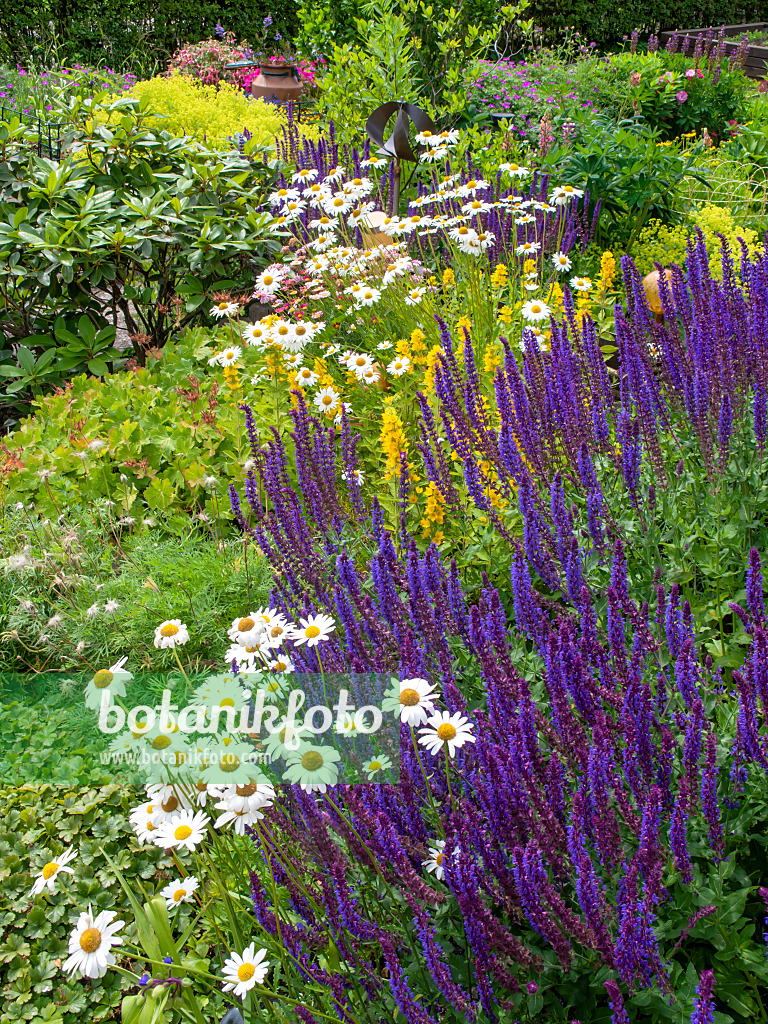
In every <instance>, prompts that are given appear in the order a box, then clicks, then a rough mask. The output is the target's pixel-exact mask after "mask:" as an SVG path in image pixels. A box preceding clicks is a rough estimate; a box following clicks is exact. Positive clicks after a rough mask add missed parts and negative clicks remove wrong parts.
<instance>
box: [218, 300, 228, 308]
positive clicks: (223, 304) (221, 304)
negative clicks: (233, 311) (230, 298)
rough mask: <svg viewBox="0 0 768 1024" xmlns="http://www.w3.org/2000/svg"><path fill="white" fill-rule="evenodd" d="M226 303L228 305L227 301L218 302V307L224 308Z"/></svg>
mask: <svg viewBox="0 0 768 1024" xmlns="http://www.w3.org/2000/svg"><path fill="white" fill-rule="evenodd" d="M227 305H228V303H226V302H220V303H219V309H226V308H227Z"/></svg>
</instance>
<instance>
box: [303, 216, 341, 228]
mask: <svg viewBox="0 0 768 1024" xmlns="http://www.w3.org/2000/svg"><path fill="white" fill-rule="evenodd" d="M338 223H339V222H338V221H337V220H335V219H333V218H331V217H328V216H327V215H326V214H322V216H320V217H315V219H314V220H311V221H310V222H309V226H310V227H311V228H319V229H320V230H321V231H330V232H333V231H335V230H336V228H337V227H338Z"/></svg>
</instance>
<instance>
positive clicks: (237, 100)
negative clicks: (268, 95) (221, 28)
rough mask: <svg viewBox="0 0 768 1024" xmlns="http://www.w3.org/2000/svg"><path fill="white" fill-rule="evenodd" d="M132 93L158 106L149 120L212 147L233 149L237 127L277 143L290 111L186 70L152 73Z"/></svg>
mask: <svg viewBox="0 0 768 1024" xmlns="http://www.w3.org/2000/svg"><path fill="white" fill-rule="evenodd" d="M131 94H132V95H134V96H138V97H139V98H140V99H145V98H146V99H147V101H148V102H149V105H150V107H151V109H152V110H153V111H157V113H158V114H159V115H165V116H162V117H160V116H159V117H151V118H149V119H148V122H147V123H148V124H149V125H150V126H151V127H153V128H155V129H161V130H162V129H164V130H166V131H169V132H171V133H172V134H173V135H179V136H182V135H193V136H194V137H195V138H197V139H199V140H200V141H201V142H205V143H206V145H208V146H210V147H212V148H214V149H215V148H224V149H228V148H229V147H230V146H231V144H232V143H231V141H230V140H231V138H232V136H233V135H234V133H235V132H242V131H243V129H245V128H247V129H248V131H249V132H250V133H251V135H252V136H253V138H254V139H256V141H257V142H260V143H266V144H270V143H272V141H273V139H274V137H275V135H279V134H280V133H281V132H282V126H283V124H284V123H285V115H284V113H283V112H282V111H281V110H280V109H279V108H278V107H276V106H274V105H273V104H271V103H265V102H264V100H261V99H249V98H248V97H247V96H246V95H245V94H244V93H243V92H242V90H240V89H238V88H237V87H236V86H234V85H229V84H228V83H226V82H223V83H221V84H220V85H219V87H218V88H216V86H213V85H202V84H200V83H199V82H196V81H195V80H194V79H192V78H188V77H186V76H185V75H179V74H173V75H171V76H170V77H169V78H164V77H158V78H150V79H149V80H148V81H144V82H136V84H135V85H134V87H133V89H132V90H131ZM302 131H303V133H304V134H305V135H309V136H311V137H312V138H316V137H317V130H316V129H315V130H314V131H313V130H312V129H311V128H305V127H304V126H303V125H302Z"/></svg>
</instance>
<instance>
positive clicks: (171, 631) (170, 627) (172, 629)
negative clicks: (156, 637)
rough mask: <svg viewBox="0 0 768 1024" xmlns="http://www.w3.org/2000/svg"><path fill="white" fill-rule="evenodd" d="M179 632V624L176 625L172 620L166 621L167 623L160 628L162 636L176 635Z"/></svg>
mask: <svg viewBox="0 0 768 1024" xmlns="http://www.w3.org/2000/svg"><path fill="white" fill-rule="evenodd" d="M178 632H179V627H178V626H174V624H173V623H172V622H166V624H165V625H164V626H163V628H162V629H161V630H160V636H176V634H177V633H178Z"/></svg>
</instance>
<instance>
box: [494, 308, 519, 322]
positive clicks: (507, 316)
mask: <svg viewBox="0 0 768 1024" xmlns="http://www.w3.org/2000/svg"><path fill="white" fill-rule="evenodd" d="M514 315H515V314H514V313H513V312H512V310H511V309H510V308H509V306H502V307H501V309H500V310H499V312H498V314H497V316H496V319H497V320H498V321H499V323H500V324H511V323H512V318H513V317H514Z"/></svg>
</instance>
